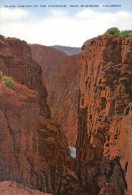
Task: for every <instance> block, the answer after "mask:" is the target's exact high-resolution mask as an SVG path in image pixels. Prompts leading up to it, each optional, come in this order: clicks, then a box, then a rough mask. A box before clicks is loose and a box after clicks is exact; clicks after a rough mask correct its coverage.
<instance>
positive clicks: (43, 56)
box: [30, 44, 81, 147]
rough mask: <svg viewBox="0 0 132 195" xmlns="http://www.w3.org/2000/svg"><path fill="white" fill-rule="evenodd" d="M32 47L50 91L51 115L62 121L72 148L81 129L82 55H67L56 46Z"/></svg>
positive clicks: (48, 100)
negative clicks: (80, 81) (80, 88)
mask: <svg viewBox="0 0 132 195" xmlns="http://www.w3.org/2000/svg"><path fill="white" fill-rule="evenodd" d="M30 48H31V52H32V56H33V59H34V60H35V61H36V62H37V63H38V64H40V65H41V68H42V75H43V83H44V85H45V86H46V89H47V91H48V97H47V102H48V104H49V106H50V109H51V115H52V118H53V119H54V120H55V121H57V122H58V123H59V124H61V126H62V128H63V130H64V133H65V135H66V138H67V141H68V145H69V147H75V145H76V140H77V128H78V125H77V124H78V122H77V112H78V101H79V77H80V70H81V69H80V67H81V66H80V64H81V62H80V54H78V55H72V56H68V55H66V54H65V53H63V52H61V51H59V50H57V49H55V48H51V47H47V46H42V45H37V44H36V45H30ZM71 50H72V48H71ZM73 52H74V49H73V51H72V53H73ZM75 52H76V50H75Z"/></svg>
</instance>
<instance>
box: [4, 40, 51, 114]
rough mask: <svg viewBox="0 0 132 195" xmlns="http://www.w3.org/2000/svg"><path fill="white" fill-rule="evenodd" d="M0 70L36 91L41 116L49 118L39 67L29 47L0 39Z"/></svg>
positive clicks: (17, 42) (22, 42)
mask: <svg viewBox="0 0 132 195" xmlns="http://www.w3.org/2000/svg"><path fill="white" fill-rule="evenodd" d="M0 70H1V71H2V72H3V73H4V74H6V75H9V76H12V77H13V78H14V79H15V80H16V81H17V82H18V83H21V84H23V85H26V86H27V87H29V88H30V89H33V90H36V91H38V102H39V104H40V107H41V114H42V115H44V116H45V117H46V118H50V110H49V107H48V105H47V102H46V98H47V91H46V89H45V87H44V85H43V81H42V71H41V67H40V66H39V65H38V64H37V63H36V62H34V61H33V59H32V56H31V51H30V47H29V46H28V45H27V43H26V42H25V41H20V40H18V39H14V38H4V37H3V36H1V37H0Z"/></svg>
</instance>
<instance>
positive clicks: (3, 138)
mask: <svg viewBox="0 0 132 195" xmlns="http://www.w3.org/2000/svg"><path fill="white" fill-rule="evenodd" d="M0 44H1V47H2V50H1V64H0V70H2V72H3V75H2V74H1V76H2V78H4V74H6V73H8V75H10V76H12V78H13V80H14V81H13V84H12V85H10V86H8V85H6V84H5V83H4V82H3V80H2V79H1V78H0V181H11V183H10V182H9V183H10V184H9V185H10V187H9V188H8V185H7V189H6V188H4V189H5V191H4V193H9V192H10V191H11V190H12V191H13V194H15V193H16V194H19V193H21V192H19V189H18V188H17V187H18V185H16V184H12V182H13V181H14V182H17V183H20V184H22V185H23V186H24V188H25V187H26V188H27V187H28V188H30V189H35V190H39V191H42V192H46V193H53V194H56V195H61V194H63V192H64V193H66V194H67V195H72V194H73V195H74V192H75V191H78V189H80V190H81V187H80V184H79V181H78V179H77V177H76V176H75V173H74V167H75V165H74V160H73V159H72V158H71V157H70V155H69V150H68V144H67V140H66V137H65V136H64V133H63V131H62V128H61V126H60V125H58V124H57V123H56V122H55V121H53V120H51V119H49V117H50V112H49V108H48V106H47V103H46V90H45V88H44V86H43V84H42V78H41V69H40V67H39V65H35V64H36V63H35V62H34V61H33V60H32V58H31V55H30V49H29V48H28V46H27V44H26V43H25V42H21V41H20V40H16V39H5V38H4V37H1V42H0ZM16 49H17V50H16ZM26 55H27V56H26ZM10 60H11V61H10ZM17 60H18V61H17ZM17 63H18V64H17ZM19 63H20V64H19ZM32 66H33V67H32ZM37 66H38V67H39V68H37ZM18 67H19V69H18ZM38 70H39V71H38ZM26 71H28V72H26ZM16 73H17V74H16ZM19 73H20V77H19V75H18V74H19ZM28 75H29V77H28ZM16 81H17V82H16ZM37 81H38V83H36V82H37ZM20 83H21V84H20ZM22 83H23V84H24V85H22ZM29 88H30V89H29ZM32 89H34V90H32ZM43 102H44V104H43ZM2 189H3V184H2ZM29 191H30V194H32V193H36V192H34V191H32V190H29ZM23 193H28V192H25V191H24V192H23ZM76 195H80V194H77V193H76Z"/></svg>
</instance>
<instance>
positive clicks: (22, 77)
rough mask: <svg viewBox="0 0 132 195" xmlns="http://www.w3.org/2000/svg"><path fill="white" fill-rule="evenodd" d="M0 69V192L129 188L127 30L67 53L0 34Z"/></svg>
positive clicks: (131, 58) (130, 66) (131, 60)
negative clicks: (10, 83)
mask: <svg viewBox="0 0 132 195" xmlns="http://www.w3.org/2000/svg"><path fill="white" fill-rule="evenodd" d="M0 71H1V75H3V77H4V76H5V75H6V76H8V77H9V76H10V77H12V79H13V86H12V87H7V86H6V85H5V84H4V82H3V80H2V79H0V195H1V194H2V195H9V194H11V193H13V194H11V195H30V194H31V195H40V194H44V195H131V194H132V177H131V175H132V145H131V144H132V80H131V78H132V39H131V38H122V37H120V36H112V35H103V36H99V37H96V38H93V39H90V40H88V41H86V42H85V43H84V44H83V46H82V52H81V54H77V55H72V56H68V55H66V54H65V53H63V52H61V51H59V50H57V49H55V48H50V47H46V46H40V45H28V44H27V43H26V42H25V41H21V40H19V39H15V38H5V37H3V36H0ZM70 147H75V148H76V153H77V155H76V158H73V157H71V155H70V149H69V148H70Z"/></svg>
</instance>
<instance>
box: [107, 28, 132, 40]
mask: <svg viewBox="0 0 132 195" xmlns="http://www.w3.org/2000/svg"><path fill="white" fill-rule="evenodd" d="M105 34H106V35H118V36H121V37H124V38H127V37H132V30H123V31H120V30H119V29H118V28H117V27H112V28H109V29H108V30H107V31H106V32H105Z"/></svg>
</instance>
